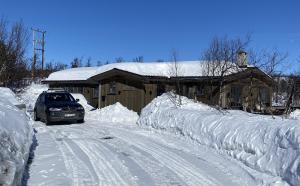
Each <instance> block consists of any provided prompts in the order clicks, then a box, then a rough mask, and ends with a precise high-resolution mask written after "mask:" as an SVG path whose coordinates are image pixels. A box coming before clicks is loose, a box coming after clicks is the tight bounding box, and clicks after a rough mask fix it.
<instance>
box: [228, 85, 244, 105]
mask: <svg viewBox="0 0 300 186" xmlns="http://www.w3.org/2000/svg"><path fill="white" fill-rule="evenodd" d="M230 96H231V106H241V104H242V103H241V96H242V87H241V86H232V87H231V92H230Z"/></svg>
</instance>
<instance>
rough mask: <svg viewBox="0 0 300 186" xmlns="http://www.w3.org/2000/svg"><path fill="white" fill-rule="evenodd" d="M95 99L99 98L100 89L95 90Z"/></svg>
mask: <svg viewBox="0 0 300 186" xmlns="http://www.w3.org/2000/svg"><path fill="white" fill-rule="evenodd" d="M93 97H94V98H97V97H99V88H94V91H93Z"/></svg>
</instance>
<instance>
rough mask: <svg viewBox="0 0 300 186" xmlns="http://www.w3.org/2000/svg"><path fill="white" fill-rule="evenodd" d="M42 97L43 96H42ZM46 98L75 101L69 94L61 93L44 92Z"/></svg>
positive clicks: (58, 100) (48, 99)
mask: <svg viewBox="0 0 300 186" xmlns="http://www.w3.org/2000/svg"><path fill="white" fill-rule="evenodd" d="M42 99H43V97H42ZM46 100H47V101H49V102H52V101H54V102H66V101H75V100H74V98H73V97H72V96H71V95H70V94H62V93H51V94H46Z"/></svg>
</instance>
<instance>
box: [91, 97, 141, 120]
mask: <svg viewBox="0 0 300 186" xmlns="http://www.w3.org/2000/svg"><path fill="white" fill-rule="evenodd" d="M86 118H87V119H91V120H97V121H99V122H113V123H136V121H137V120H138V118H139V116H138V114H137V113H136V112H134V111H132V110H128V109H127V108H126V107H124V106H123V105H122V104H121V103H119V102H117V103H115V104H113V105H109V106H107V107H104V108H101V109H97V110H93V111H90V112H88V113H86Z"/></svg>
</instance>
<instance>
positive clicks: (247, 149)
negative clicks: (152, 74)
mask: <svg viewBox="0 0 300 186" xmlns="http://www.w3.org/2000/svg"><path fill="white" fill-rule="evenodd" d="M184 100H185V101H184V104H183V105H182V106H181V107H175V106H174V104H173V103H172V102H171V100H170V99H169V96H168V94H163V95H162V96H160V97H158V98H156V99H154V100H153V101H152V102H151V103H150V104H148V105H147V106H146V107H145V108H144V109H143V110H142V112H141V115H140V118H139V120H138V122H137V123H138V125H140V126H143V127H147V128H150V129H151V128H154V129H160V130H162V131H169V132H172V133H176V134H179V135H181V136H184V137H185V138H188V139H191V140H192V141H194V142H197V143H198V144H201V145H205V146H208V147H212V148H214V149H217V150H218V151H219V152H220V153H223V154H227V155H229V156H230V157H233V158H234V159H236V160H238V161H240V162H242V163H243V164H244V165H246V166H248V167H249V168H251V169H254V170H257V171H259V172H261V173H265V174H269V175H271V176H274V177H277V178H278V180H277V181H276V184H277V185H286V184H290V185H298V184H299V183H300V171H299V167H300V145H299V144H300V137H299V136H300V125H299V121H297V120H291V119H282V118H280V117H275V119H273V118H272V117H271V116H260V115H254V114H249V113H245V112H242V111H218V110H215V109H212V108H210V109H207V106H206V105H204V104H201V103H196V104H198V105H199V106H198V107H197V106H195V103H194V101H193V100H189V101H188V99H187V98H184ZM190 105H191V106H190ZM266 181H267V182H269V181H270V180H269V181H268V180H266ZM271 182H272V183H274V182H273V181H271Z"/></svg>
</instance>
